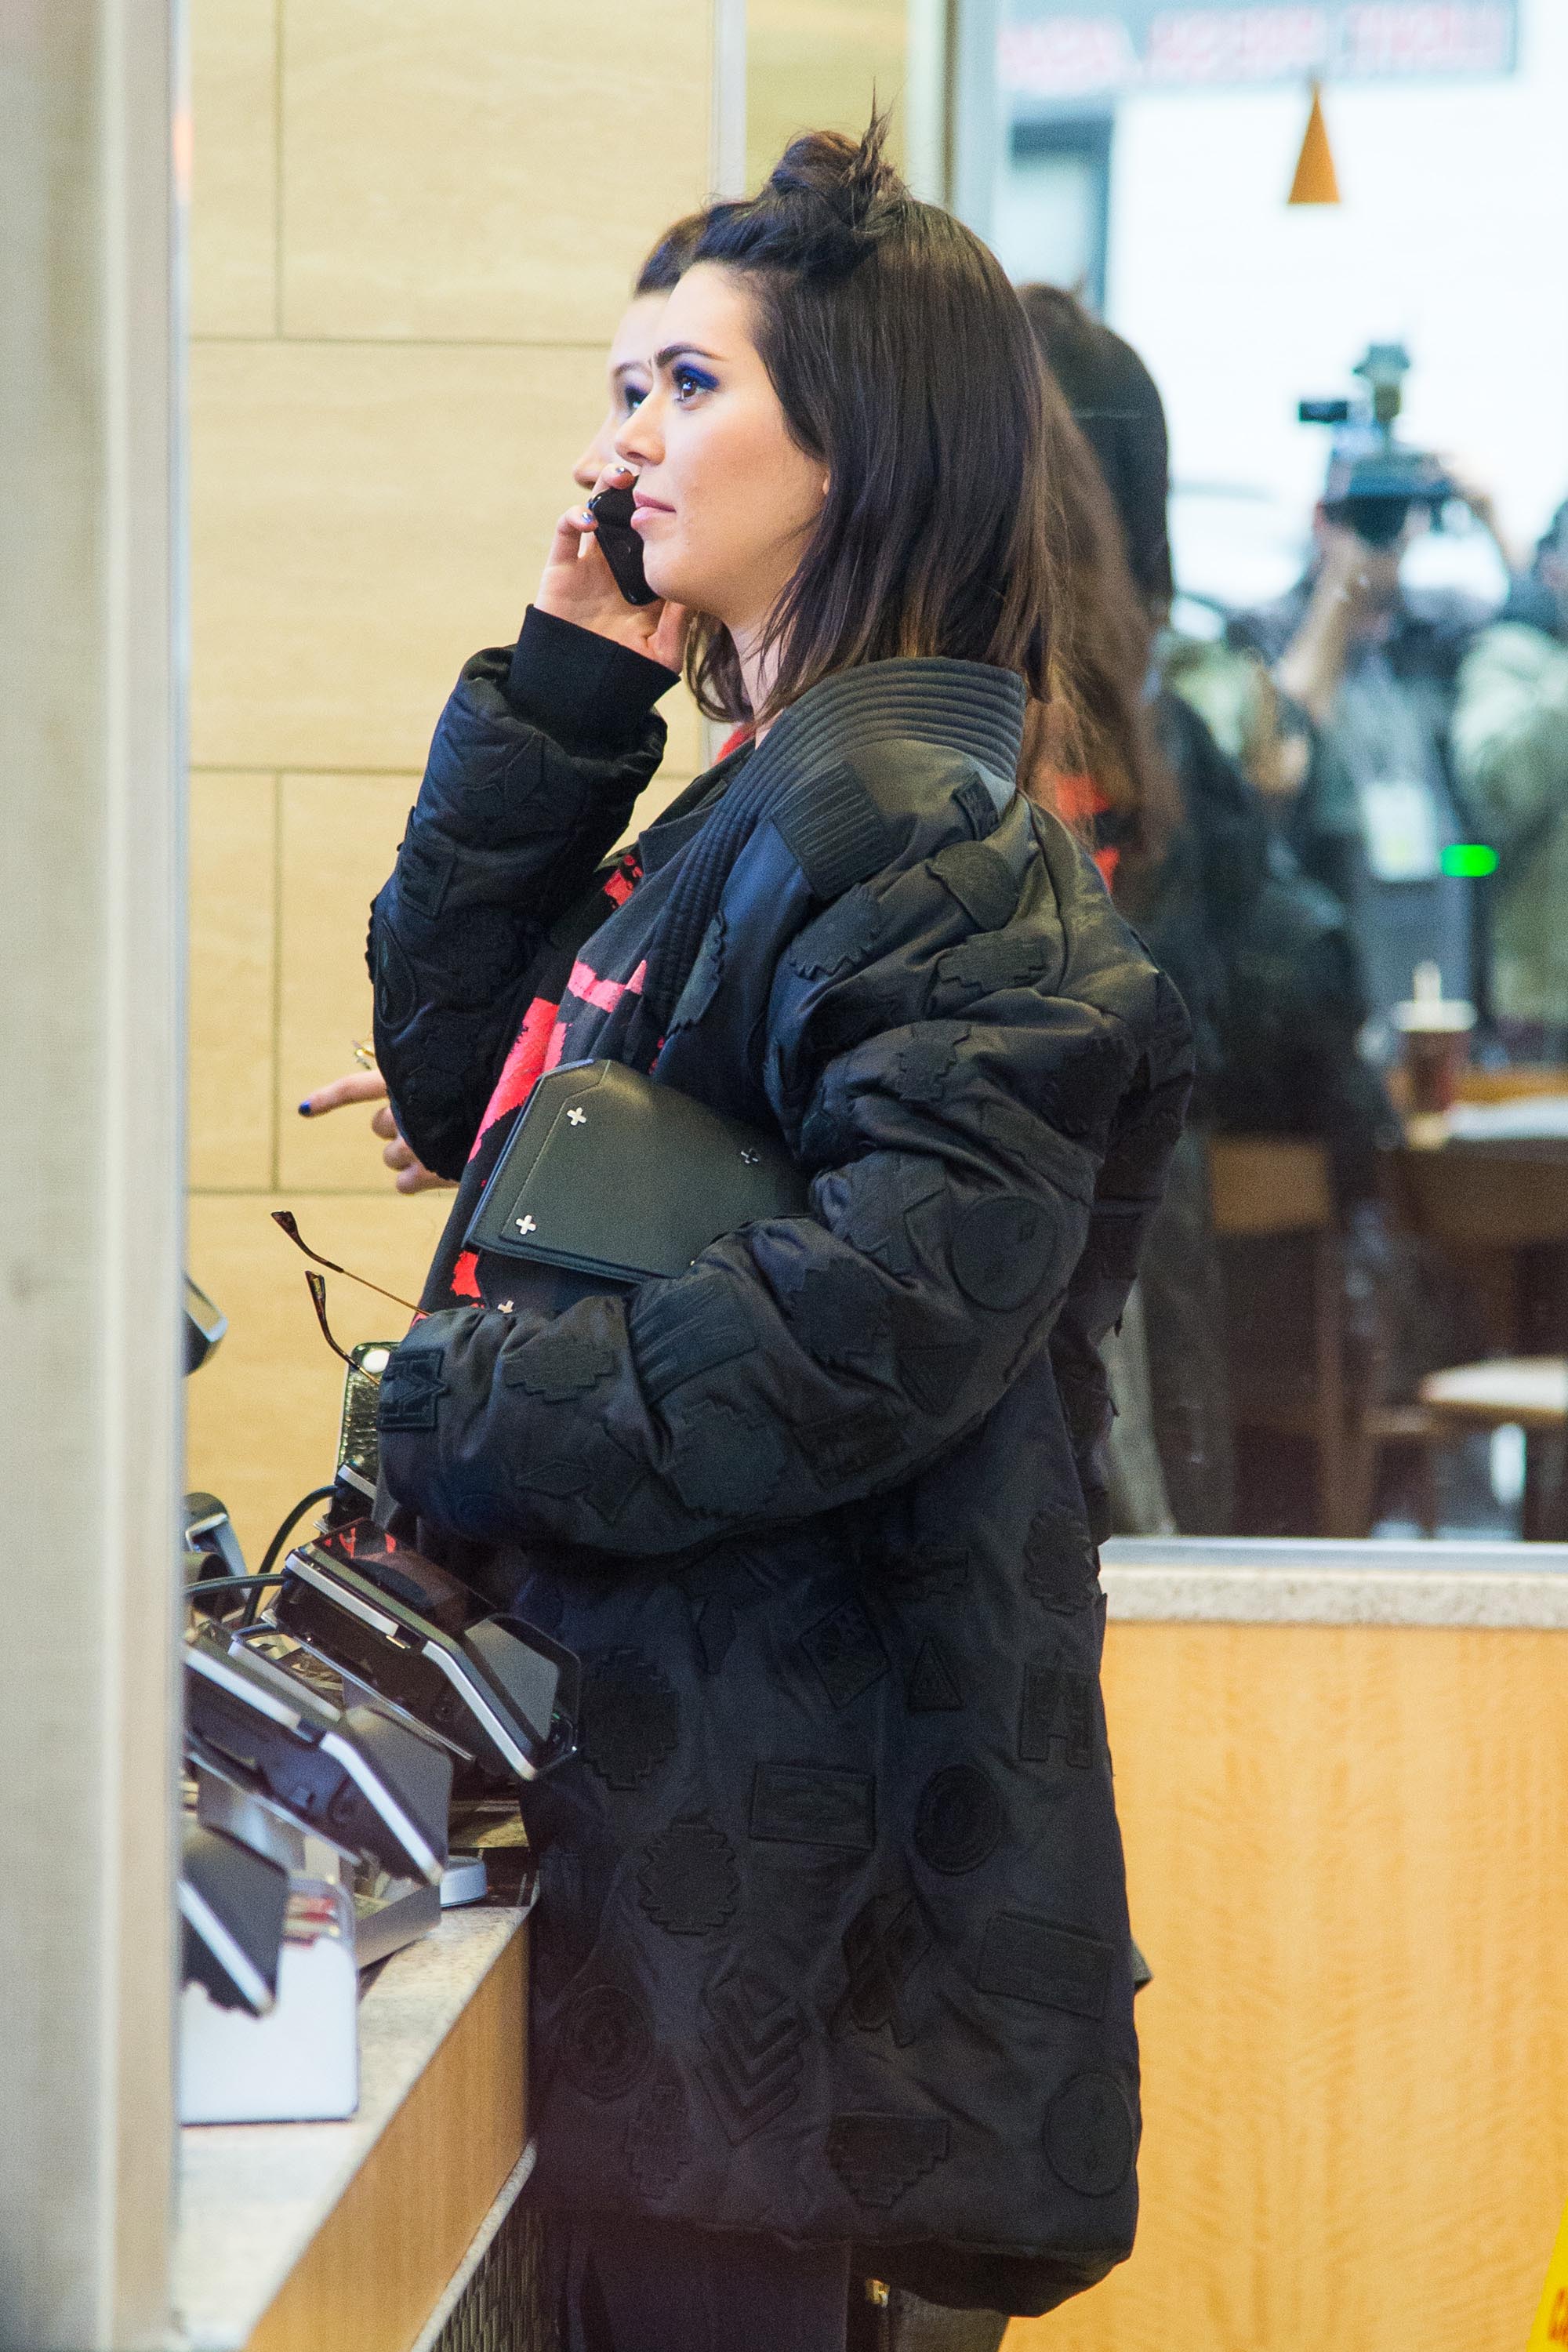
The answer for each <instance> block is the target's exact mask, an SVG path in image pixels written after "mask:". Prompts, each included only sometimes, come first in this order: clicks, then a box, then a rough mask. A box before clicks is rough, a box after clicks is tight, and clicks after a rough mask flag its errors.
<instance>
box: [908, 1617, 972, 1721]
mask: <svg viewBox="0 0 1568 2352" xmlns="http://www.w3.org/2000/svg"><path fill="white" fill-rule="evenodd" d="M904 1698H905V1701H906V1703H907V1705H908V1706H909V1710H910V1714H911V1715H952V1714H955V1713H956V1712H957V1710H958V1709H959V1708H960V1707H961V1706H963V1692H962V1690H960V1688H959V1686H958V1677H957V1675H955V1674H954V1673H953V1671H952V1665H951V1664H950V1663H949V1660H948V1655H947V1652H946V1651H945V1650H944V1649H943V1648H942V1643H940V1642H939V1641H937V1640H936V1639H935V1638H934V1636H933V1637H932V1638H931V1640H929V1641H925V1642H922V1643H921V1647H920V1655H919V1656H918V1657H917V1658H916V1660H915V1663H914V1665H913V1667H912V1669H911V1671H910V1679H909V1683H908V1685H907V1686H906V1688H905V1691H904Z"/></svg>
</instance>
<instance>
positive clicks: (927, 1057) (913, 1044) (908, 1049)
mask: <svg viewBox="0 0 1568 2352" xmlns="http://www.w3.org/2000/svg"><path fill="white" fill-rule="evenodd" d="M968 1035H969V1032H968V1030H967V1029H953V1028H951V1027H949V1026H948V1024H946V1023H944V1022H939V1021H923V1022H922V1023H921V1025H920V1027H919V1028H918V1029H917V1030H916V1031H915V1033H914V1035H913V1036H912V1037H911V1038H910V1042H909V1044H908V1045H902V1046H900V1049H899V1060H898V1067H897V1069H896V1070H895V1072H894V1075H893V1084H894V1086H895V1087H896V1088H897V1090H898V1093H899V1095H900V1099H901V1100H903V1101H904V1102H910V1103H924V1104H926V1105H927V1106H928V1107H930V1106H931V1105H934V1104H936V1103H942V1102H945V1101H946V1100H947V1097H948V1096H949V1095H950V1094H951V1093H952V1089H953V1086H954V1083H955V1076H956V1073H957V1069H958V1057H959V1054H960V1051H961V1049H962V1047H963V1045H964V1042H965V1040H966V1039H967V1038H968Z"/></svg>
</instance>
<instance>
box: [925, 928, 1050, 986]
mask: <svg viewBox="0 0 1568 2352" xmlns="http://www.w3.org/2000/svg"><path fill="white" fill-rule="evenodd" d="M1058 954H1059V950H1058V946H1057V942H1056V941H1055V940H1053V939H1050V938H1048V937H1046V938H1043V937H1042V936H1041V935H1040V933H1039V932H1037V931H997V932H992V933H989V934H987V935H986V936H985V937H984V938H981V939H973V940H964V941H963V945H962V946H961V947H956V948H949V950H947V953H946V954H945V955H942V956H939V957H938V958H937V962H936V982H935V984H936V988H937V991H938V992H939V994H940V992H942V990H944V989H955V990H961V991H962V992H963V994H964V995H965V996H999V995H1001V993H1002V992H1003V991H1004V990H1005V989H1009V988H1033V987H1034V985H1035V983H1036V982H1037V981H1038V980H1042V979H1043V978H1044V977H1045V974H1046V973H1047V971H1049V970H1050V968H1051V966H1052V965H1053V964H1054V963H1056V962H1057V961H1058Z"/></svg>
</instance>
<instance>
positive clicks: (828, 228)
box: [692, 114, 914, 280]
mask: <svg viewBox="0 0 1568 2352" xmlns="http://www.w3.org/2000/svg"><path fill="white" fill-rule="evenodd" d="M887 140H888V118H887V116H886V115H885V114H874V115H873V116H872V118H871V121H870V123H869V125H868V128H867V130H866V132H865V134H864V136H863V137H861V138H859V139H850V138H847V137H846V135H845V133H844V132H843V131H807V132H806V133H805V134H804V135H803V136H802V137H801V138H799V139H795V140H792V141H791V142H790V144H789V145H788V147H786V148H785V150H784V154H783V155H782V156H781V158H780V160H779V162H778V163H777V165H776V167H775V168H774V170H773V173H771V174H770V176H769V178H768V179H767V181H766V183H765V184H764V185H763V187H762V188H761V189H760V190H759V192H758V194H756V195H754V196H747V197H742V198H740V199H738V200H737V201H735V202H734V203H732V204H723V205H714V207H713V209H712V211H711V212H710V214H709V215H708V221H707V226H706V227H705V228H704V231H703V233H702V235H701V236H700V238H699V239H698V242H697V247H696V250H695V252H694V253H693V256H692V258H693V259H694V260H697V261H722V262H728V263H729V264H731V267H732V268H742V269H787V270H790V271H792V272H795V273H796V274H798V275H799V276H801V277H803V278H808V279H817V280H823V279H834V278H847V277H848V276H849V275H850V273H851V272H852V271H853V270H855V269H856V268H858V267H859V265H860V263H861V262H863V261H864V260H865V259H866V258H867V257H868V255H870V254H871V253H872V252H874V251H875V250H876V247H877V245H878V243H879V239H880V237H881V236H882V235H883V234H885V232H886V231H887V230H888V229H889V227H891V226H892V225H893V224H894V222H895V221H896V220H898V219H900V218H901V217H902V216H903V215H905V213H906V212H907V210H908V209H909V208H910V206H911V205H912V204H913V201H914V200H913V198H912V197H911V196H910V192H909V189H908V188H907V187H906V186H905V184H904V183H903V181H902V180H901V179H900V176H899V174H898V173H897V172H896V171H895V170H894V168H893V166H892V164H891V163H889V161H888V156H887Z"/></svg>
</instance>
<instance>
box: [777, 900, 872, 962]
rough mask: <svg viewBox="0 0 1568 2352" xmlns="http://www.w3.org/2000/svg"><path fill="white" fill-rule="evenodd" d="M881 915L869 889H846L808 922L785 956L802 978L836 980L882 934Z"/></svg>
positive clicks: (860, 957) (868, 951)
mask: <svg viewBox="0 0 1568 2352" xmlns="http://www.w3.org/2000/svg"><path fill="white" fill-rule="evenodd" d="M882 922H883V915H882V909H881V908H880V906H879V903H878V902H877V900H876V899H875V898H873V897H872V896H871V893H870V892H869V890H866V889H859V890H849V891H847V892H846V893H845V895H844V897H843V898H840V899H839V901H838V903H837V906H834V907H829V908H828V909H827V912H826V914H825V915H819V916H818V917H817V919H816V922H815V923H808V924H807V926H806V928H805V930H804V931H802V933H801V934H800V937H799V938H798V939H797V940H795V942H794V944H793V945H792V946H791V948H790V950H789V952H788V953H787V955H786V956H785V957H784V961H785V963H786V964H787V965H788V966H789V968H790V970H791V971H798V972H799V973H800V975H801V977H802V979H803V980H837V979H838V978H839V977H840V976H841V975H842V974H843V973H845V972H847V971H857V970H858V968H859V966H860V965H861V964H863V963H864V962H865V961H866V959H867V957H868V955H869V954H870V952H871V950H872V949H873V948H874V947H875V946H876V944H877V941H878V940H879V937H880V936H881V930H882Z"/></svg>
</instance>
